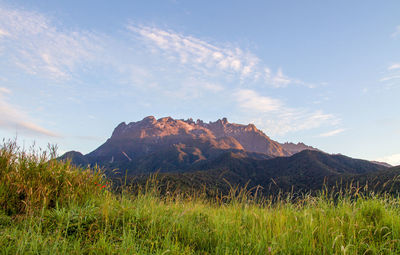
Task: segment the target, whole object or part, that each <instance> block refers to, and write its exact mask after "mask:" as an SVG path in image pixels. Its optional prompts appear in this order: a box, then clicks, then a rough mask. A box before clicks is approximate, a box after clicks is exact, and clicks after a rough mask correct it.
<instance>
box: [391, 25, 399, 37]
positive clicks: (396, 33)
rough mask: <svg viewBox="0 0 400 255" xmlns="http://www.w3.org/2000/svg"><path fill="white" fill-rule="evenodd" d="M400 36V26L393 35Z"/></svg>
mask: <svg viewBox="0 0 400 255" xmlns="http://www.w3.org/2000/svg"><path fill="white" fill-rule="evenodd" d="M399 35H400V25H398V26H397V27H396V29H395V31H394V32H393V33H392V35H391V36H392V37H397V36H399Z"/></svg>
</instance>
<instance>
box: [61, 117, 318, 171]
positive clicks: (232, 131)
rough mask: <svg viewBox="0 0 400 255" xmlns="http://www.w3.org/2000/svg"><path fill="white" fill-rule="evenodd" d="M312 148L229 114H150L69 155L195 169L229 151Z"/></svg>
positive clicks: (141, 166) (113, 163) (287, 152)
mask: <svg viewBox="0 0 400 255" xmlns="http://www.w3.org/2000/svg"><path fill="white" fill-rule="evenodd" d="M308 148H311V147H307V146H306V145H303V144H297V145H296V144H280V143H278V142H276V141H273V140H272V139H270V138H269V137H268V136H267V135H266V134H264V133H263V132H262V131H261V130H259V129H257V128H256V126H254V125H253V124H248V125H241V124H235V123H229V122H228V120H227V119H226V118H222V119H219V120H217V121H215V122H209V123H205V122H203V121H202V120H197V121H193V119H187V120H183V119H173V118H171V117H164V118H160V119H156V118H155V117H153V116H148V117H146V118H144V119H143V120H141V121H137V122H130V123H128V124H126V123H125V122H123V123H121V124H119V125H118V126H117V127H116V128H115V129H114V131H113V133H112V135H111V137H110V138H109V139H107V141H106V142H105V143H104V144H102V145H101V146H100V147H98V148H97V149H95V150H94V151H92V152H90V153H89V154H86V155H78V154H77V153H72V152H71V153H69V154H68V153H67V154H65V155H67V156H66V157H68V155H69V156H70V157H71V158H73V159H74V162H76V163H79V164H83V163H85V164H99V165H101V166H105V167H107V168H108V169H113V168H119V169H124V168H125V169H130V170H131V171H133V172H135V171H136V172H143V171H158V170H160V171H173V170H174V169H195V168H196V164H199V163H202V162H203V163H206V162H209V160H213V159H215V158H217V157H219V156H220V155H221V154H224V153H227V152H228V153H234V155H236V156H237V157H243V158H244V157H250V158H255V159H269V158H273V157H282V156H291V155H293V154H295V153H297V152H299V151H301V150H304V149H308ZM75 159H76V160H75ZM132 169H134V170H132Z"/></svg>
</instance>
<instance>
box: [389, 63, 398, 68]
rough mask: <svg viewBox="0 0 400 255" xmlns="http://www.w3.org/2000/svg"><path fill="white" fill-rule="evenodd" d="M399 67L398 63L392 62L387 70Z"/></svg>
mask: <svg viewBox="0 0 400 255" xmlns="http://www.w3.org/2000/svg"><path fill="white" fill-rule="evenodd" d="M394 69H400V63H395V64H392V65H391V66H389V67H388V70H394Z"/></svg>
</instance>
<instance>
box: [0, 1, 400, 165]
mask: <svg viewBox="0 0 400 255" xmlns="http://www.w3.org/2000/svg"><path fill="white" fill-rule="evenodd" d="M399 13H400V1H396V0H393V1H369V0H363V1H361V0H356V1H347V0H343V1H314V0H304V1H297V0H292V1H287V0H282V1H261V0H260V1H235V0H229V1H206V0H204V1H181V0H165V1H153V0H149V1H128V0H127V1H122V0H121V1H100V0H96V1H93V0H86V1H75V0H68V1H40V0H35V1H30V0H25V1H21V0H13V1H4V0H0V138H4V139H14V138H15V137H16V138H17V142H18V143H19V144H20V145H21V146H22V147H23V148H28V147H30V146H32V145H33V144H35V146H37V147H41V148H45V147H46V145H47V144H56V145H57V146H58V148H59V153H60V154H61V153H63V152H66V151H69V150H77V151H81V152H82V153H88V152H90V151H92V150H94V149H96V148H97V147H98V146H100V145H101V144H102V143H104V142H105V141H106V140H107V139H108V138H109V137H110V136H111V133H112V131H113V129H114V128H115V127H116V126H117V125H118V124H119V123H121V122H127V123H128V122H132V121H139V120H141V119H143V118H144V117H146V116H149V115H153V116H155V117H156V118H161V117H166V116H171V117H173V118H177V119H187V118H193V119H194V120H196V119H202V120H204V121H215V120H217V119H220V118H223V117H226V118H227V119H228V121H229V122H235V123H241V124H248V123H253V124H255V125H256V126H257V127H258V128H259V129H261V130H262V131H263V132H265V133H266V134H267V135H268V136H269V137H271V138H272V139H274V140H277V141H278V142H286V141H289V142H296V143H297V142H304V143H306V144H308V145H311V146H314V147H317V148H319V149H321V150H323V151H326V152H328V153H341V154H344V155H348V156H351V157H356V158H362V159H368V160H379V161H385V162H388V163H390V164H392V165H399V164H400V146H399V143H398V142H399V141H400V100H398V98H399V95H400V15H399Z"/></svg>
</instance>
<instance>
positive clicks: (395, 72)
mask: <svg viewBox="0 0 400 255" xmlns="http://www.w3.org/2000/svg"><path fill="white" fill-rule="evenodd" d="M379 81H380V82H382V83H385V86H386V87H387V88H390V87H394V86H399V84H400V63H393V64H391V65H390V66H388V67H387V71H386V72H385V73H384V77H382V78H381V79H380V80H379Z"/></svg>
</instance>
